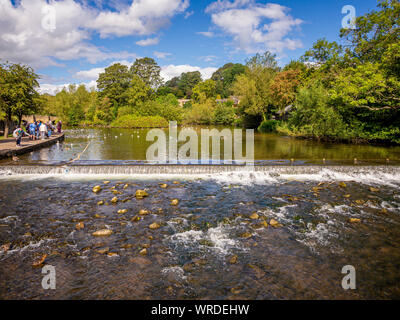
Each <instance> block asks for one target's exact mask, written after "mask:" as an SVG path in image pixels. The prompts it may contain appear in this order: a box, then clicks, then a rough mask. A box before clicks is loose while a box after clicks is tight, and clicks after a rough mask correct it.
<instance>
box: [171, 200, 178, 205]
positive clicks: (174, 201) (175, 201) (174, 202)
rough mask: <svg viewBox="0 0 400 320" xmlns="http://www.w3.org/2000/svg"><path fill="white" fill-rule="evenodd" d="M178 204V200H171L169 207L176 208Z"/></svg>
mask: <svg viewBox="0 0 400 320" xmlns="http://www.w3.org/2000/svg"><path fill="white" fill-rule="evenodd" d="M178 204H179V200H178V199H173V200H171V206H177V205H178Z"/></svg>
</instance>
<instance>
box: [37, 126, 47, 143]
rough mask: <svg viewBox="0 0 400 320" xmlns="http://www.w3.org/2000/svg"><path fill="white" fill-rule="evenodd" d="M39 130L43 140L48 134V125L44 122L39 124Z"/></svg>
mask: <svg viewBox="0 0 400 320" xmlns="http://www.w3.org/2000/svg"><path fill="white" fill-rule="evenodd" d="M39 131H40V137H41V140H44V139H45V138H46V134H47V126H46V124H45V123H44V122H41V124H40V126H39Z"/></svg>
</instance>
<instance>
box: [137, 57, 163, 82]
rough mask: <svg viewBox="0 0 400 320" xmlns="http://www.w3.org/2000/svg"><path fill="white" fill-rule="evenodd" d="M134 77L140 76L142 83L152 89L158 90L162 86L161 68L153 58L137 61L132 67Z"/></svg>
mask: <svg viewBox="0 0 400 320" xmlns="http://www.w3.org/2000/svg"><path fill="white" fill-rule="evenodd" d="M130 72H131V73H132V75H136V76H138V77H139V78H140V79H142V81H143V82H144V83H145V84H146V85H147V86H149V87H150V88H152V89H157V88H159V87H160V86H161V84H162V79H161V76H160V72H161V68H160V66H159V65H158V64H157V62H155V61H154V59H152V58H148V57H145V58H142V59H136V61H135V63H134V64H133V65H132V66H131V68H130Z"/></svg>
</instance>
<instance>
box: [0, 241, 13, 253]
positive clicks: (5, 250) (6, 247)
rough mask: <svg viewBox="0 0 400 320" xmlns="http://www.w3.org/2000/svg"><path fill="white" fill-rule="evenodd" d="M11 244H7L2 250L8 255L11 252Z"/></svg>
mask: <svg viewBox="0 0 400 320" xmlns="http://www.w3.org/2000/svg"><path fill="white" fill-rule="evenodd" d="M10 247H11V243H5V244H3V245H2V246H1V247H0V248H1V250H3V252H4V253H7V251H8V250H10Z"/></svg>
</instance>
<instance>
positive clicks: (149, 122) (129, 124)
mask: <svg viewBox="0 0 400 320" xmlns="http://www.w3.org/2000/svg"><path fill="white" fill-rule="evenodd" d="M111 127H113V128H167V127H168V121H167V120H165V119H164V118H162V117H160V116H149V117H141V116H134V115H131V114H130V115H124V116H122V117H120V118H117V119H115V120H114V121H113V122H112V123H111Z"/></svg>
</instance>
